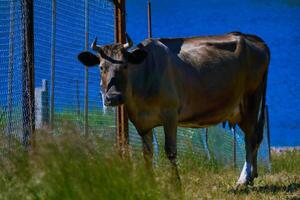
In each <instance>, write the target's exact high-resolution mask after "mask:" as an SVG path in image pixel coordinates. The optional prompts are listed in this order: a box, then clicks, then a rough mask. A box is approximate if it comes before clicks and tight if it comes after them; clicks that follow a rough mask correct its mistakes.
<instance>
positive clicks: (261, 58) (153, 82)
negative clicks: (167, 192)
mask: <svg viewBox="0 0 300 200" xmlns="http://www.w3.org/2000/svg"><path fill="white" fill-rule="evenodd" d="M127 40H128V43H127V44H125V45H122V44H112V45H106V46H101V47H100V46H97V45H96V40H95V42H94V43H93V44H92V49H93V50H95V51H96V52H97V53H98V55H97V56H96V55H94V54H92V53H90V52H87V51H85V52H82V53H80V54H79V55H78V59H79V60H80V61H81V62H82V63H83V64H84V65H87V66H95V65H99V66H100V71H101V80H102V85H103V87H104V90H105V91H106V93H105V104H106V105H108V106H117V105H120V104H124V105H125V106H126V108H127V110H128V114H129V119H130V120H131V121H132V123H133V124H134V125H135V127H136V129H137V131H138V133H139V135H140V136H141V138H142V141H143V150H144V155H145V158H146V160H148V161H149V160H151V159H152V154H153V149H152V129H153V128H155V127H157V126H163V127H164V132H165V151H166V154H167V156H168V158H169V159H170V161H171V163H172V164H173V166H174V169H175V172H176V173H177V174H178V172H177V167H176V154H177V150H176V132H177V126H181V127H191V128H199V127H207V126H210V125H215V124H218V123H220V122H224V121H229V123H230V124H233V125H234V124H238V125H239V126H240V128H241V129H242V130H243V132H244V133H245V144H246V162H245V165H244V168H243V170H242V172H241V175H240V177H239V179H238V182H237V184H238V185H239V186H240V185H247V184H249V183H252V181H253V179H254V178H255V177H257V150H258V147H259V144H260V142H261V141H262V137H263V125H264V107H265V96H266V85H267V73H268V65H269V60H270V52H269V49H268V47H267V46H266V44H265V43H264V42H263V41H262V40H261V39H260V38H259V37H257V36H255V35H249V34H242V33H239V32H233V33H229V34H226V35H222V36H206V37H192V38H177V39H146V40H144V41H143V42H141V43H140V44H139V45H138V46H137V47H136V48H135V49H133V50H131V51H128V50H127V49H128V48H129V47H131V46H132V41H131V40H130V38H129V37H128V38H127ZM147 158H150V159H147Z"/></svg>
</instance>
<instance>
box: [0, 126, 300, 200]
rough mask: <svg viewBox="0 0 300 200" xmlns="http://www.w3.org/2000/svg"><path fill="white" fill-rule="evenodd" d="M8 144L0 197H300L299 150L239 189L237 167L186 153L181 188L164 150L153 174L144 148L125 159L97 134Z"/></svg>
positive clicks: (0, 168) (0, 164)
mask: <svg viewBox="0 0 300 200" xmlns="http://www.w3.org/2000/svg"><path fill="white" fill-rule="evenodd" d="M6 144H7V140H6V138H1V139H0V145H1V149H0V199H55V200H56V199H179V198H182V199H230V200H233V199H251V200H252V199H254V200H255V199H259V200H261V199H300V175H299V174H300V153H299V152H296V151H295V152H288V153H285V154H281V155H275V156H273V163H272V167H273V168H272V169H273V170H272V173H267V172H263V173H262V174H260V177H259V178H258V179H257V180H256V181H255V184H254V186H251V187H249V188H247V189H243V190H237V191H236V190H234V189H233V188H234V186H235V181H236V179H237V176H238V174H239V171H238V170H234V169H232V168H226V167H224V166H222V165H221V164H218V163H217V162H215V161H207V160H206V159H205V158H202V157H199V155H194V154H192V153H190V154H189V153H186V154H182V155H180V157H179V161H178V162H179V171H180V174H181V181H182V191H181V192H180V190H179V189H178V188H177V187H176V186H175V185H174V183H173V181H172V180H173V179H172V177H171V174H170V171H171V170H170V166H169V164H168V161H167V160H166V158H165V157H164V155H160V159H159V162H158V164H157V167H156V168H155V170H154V174H151V173H149V172H148V171H147V170H145V168H144V163H143V159H142V156H141V153H139V152H138V153H134V154H133V156H132V157H131V159H120V157H119V156H118V154H117V153H116V152H115V150H114V147H113V145H112V144H111V143H110V142H106V141H103V140H102V139H100V138H98V137H97V136H91V138H89V139H86V138H84V137H82V136H81V135H80V134H75V133H73V131H70V130H69V131H65V132H64V134H62V135H57V136H51V135H50V134H47V133H39V134H38V137H37V146H36V147H35V148H34V149H31V150H29V151H25V150H24V149H23V148H22V146H20V145H19V144H18V142H17V141H15V142H13V143H12V145H11V147H10V150H8V148H7V145H6Z"/></svg>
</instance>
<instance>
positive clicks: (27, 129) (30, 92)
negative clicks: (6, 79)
mask: <svg viewBox="0 0 300 200" xmlns="http://www.w3.org/2000/svg"><path fill="white" fill-rule="evenodd" d="M22 23H23V26H24V27H23V28H24V30H23V31H24V32H23V33H24V44H23V59H24V60H23V70H22V71H23V76H22V78H23V80H22V81H23V86H22V96H23V98H22V100H23V105H22V112H23V137H22V143H23V144H24V146H25V147H26V146H28V145H30V144H32V145H34V142H35V141H34V139H35V138H34V129H35V124H34V123H35V119H34V118H35V116H34V113H35V112H34V109H35V108H34V44H33V42H34V32H33V29H34V27H33V0H22Z"/></svg>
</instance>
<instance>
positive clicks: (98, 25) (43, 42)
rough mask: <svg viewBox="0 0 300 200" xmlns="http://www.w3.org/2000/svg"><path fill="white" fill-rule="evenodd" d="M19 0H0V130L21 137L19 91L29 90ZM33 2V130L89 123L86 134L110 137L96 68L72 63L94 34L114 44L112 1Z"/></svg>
mask: <svg viewBox="0 0 300 200" xmlns="http://www.w3.org/2000/svg"><path fill="white" fill-rule="evenodd" d="M24 2H25V1H16V0H13V1H8V0H0V11H1V12H0V16H1V18H0V34H1V35H0V47H1V50H0V53H1V54H0V64H1V65H0V72H1V73H0V76H1V79H0V95H1V96H0V117H1V118H0V129H1V130H2V132H4V133H6V134H8V135H17V136H19V137H22V136H24V121H26V120H28V117H26V115H27V114H28V113H27V112H28V111H29V109H30V106H27V107H25V106H24V105H25V103H24V101H25V99H24V98H25V97H24V94H26V93H28V92H29V91H28V89H26V88H24V87H26V81H25V77H26V73H28V72H27V71H24V69H23V68H24V67H23V66H24V62H26V58H24V57H25V51H26V50H25V48H24V40H25V38H26V36H25V35H24V34H26V32H25V28H26V23H27V22H26V21H25V19H24V13H26V10H25V5H24ZM33 2H34V4H33V7H34V9H33V12H34V13H33V15H34V20H33V21H34V43H32V44H34V72H35V73H34V74H35V76H34V80H33V82H34V83H35V99H34V100H35V116H34V118H35V126H36V129H41V128H42V129H48V128H53V129H54V131H55V132H56V133H58V132H59V131H60V129H61V127H62V126H64V125H66V124H67V125H68V126H70V127H71V125H70V124H72V127H74V128H76V129H78V130H84V127H88V131H89V133H90V134H93V133H96V132H97V133H101V134H103V135H107V137H108V136H109V137H111V138H113V137H114V136H113V134H114V126H115V122H114V115H113V113H112V112H108V113H110V114H106V115H104V112H103V110H102V98H101V95H100V89H99V87H100V85H99V70H98V69H97V68H92V69H88V70H87V69H85V67H84V66H82V65H81V64H80V63H79V62H78V61H77V55H78V53H79V52H80V51H82V50H84V49H88V46H89V45H88V44H90V43H91V42H92V40H93V39H94V38H95V37H96V36H100V37H101V38H99V40H100V41H99V42H100V43H101V44H107V43H113V42H114V5H113V3H112V2H111V1H107V0H85V1H84V0H82V1H71V0H64V1H56V0H52V1H50V0H46V1H42V0H36V1H33ZM24 60H25V61H24ZM32 78H33V77H32ZM85 81H88V82H87V84H85ZM86 86H88V87H87V88H86ZM86 89H87V90H86ZM85 91H88V92H85ZM26 109H27V110H26ZM85 111H86V112H85ZM87 111H88V113H89V114H88V115H85V113H87ZM86 116H88V117H86ZM73 125H74V126H73ZM85 125H86V126H85Z"/></svg>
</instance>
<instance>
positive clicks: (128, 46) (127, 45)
mask: <svg viewBox="0 0 300 200" xmlns="http://www.w3.org/2000/svg"><path fill="white" fill-rule="evenodd" d="M126 39H127V43H126V44H124V46H123V47H124V48H125V49H129V48H130V47H132V45H133V41H132V40H131V38H130V37H129V35H128V34H127V33H126Z"/></svg>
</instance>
